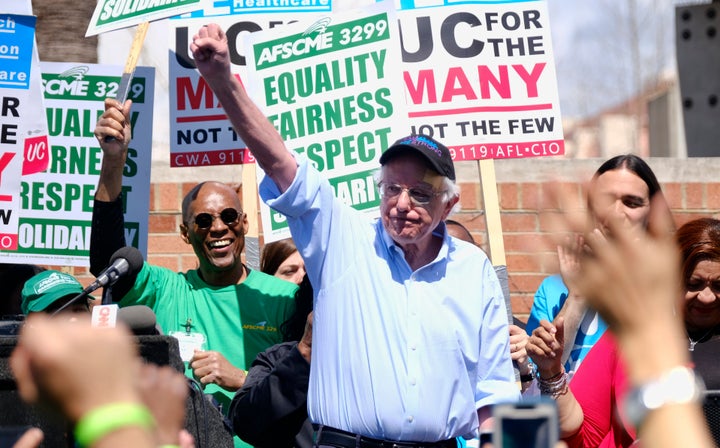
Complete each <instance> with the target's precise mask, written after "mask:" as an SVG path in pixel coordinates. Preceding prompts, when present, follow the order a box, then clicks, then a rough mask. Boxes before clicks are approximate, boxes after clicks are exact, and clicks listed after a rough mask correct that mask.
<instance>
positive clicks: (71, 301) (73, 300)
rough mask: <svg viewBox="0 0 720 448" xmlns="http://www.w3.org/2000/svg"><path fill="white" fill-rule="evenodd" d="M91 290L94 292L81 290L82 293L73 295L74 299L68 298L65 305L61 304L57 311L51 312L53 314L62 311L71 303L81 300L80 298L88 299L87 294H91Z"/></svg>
mask: <svg viewBox="0 0 720 448" xmlns="http://www.w3.org/2000/svg"><path fill="white" fill-rule="evenodd" d="M91 292H92V291H83V292H81V293H80V294H78V295H76V296H75V297H73V298H72V299H70V300H68V301H67V303H66V304H65V305H63V306H61V307H60V308H58V309H56V310H55V311H53V313H52V314H51V316H54V315H56V314H57V313H59V312H60V311H62V310H64V309H65V308H67V307H69V306H70V305H72V304H73V303H75V302H77V301H78V300H80V299H87V296H89V295H90V293H91Z"/></svg>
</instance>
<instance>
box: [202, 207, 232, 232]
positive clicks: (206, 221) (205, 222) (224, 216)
mask: <svg viewBox="0 0 720 448" xmlns="http://www.w3.org/2000/svg"><path fill="white" fill-rule="evenodd" d="M217 217H218V215H211V214H210V213H198V214H197V215H196V216H195V225H196V226H197V228H198V229H209V228H210V227H211V226H212V224H213V222H214V221H215V218H217ZM239 217H240V212H238V211H237V210H235V209H234V208H226V209H225V210H223V211H221V212H220V219H221V220H222V222H224V223H225V225H227V226H234V225H235V224H237V222H238V218H239Z"/></svg>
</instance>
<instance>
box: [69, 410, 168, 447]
mask: <svg viewBox="0 0 720 448" xmlns="http://www.w3.org/2000/svg"><path fill="white" fill-rule="evenodd" d="M127 426H140V427H142V428H145V429H151V428H153V427H154V426H155V419H154V418H153V416H152V414H151V413H150V411H149V410H148V408H147V407H146V406H144V405H142V404H139V403H109V404H106V405H103V406H100V407H97V408H95V409H92V410H91V411H89V412H87V413H86V414H85V415H83V416H82V417H81V418H80V420H78V422H77V425H75V441H76V442H77V443H78V444H80V446H83V447H89V446H91V445H93V444H94V443H96V442H97V441H98V440H100V439H102V438H103V437H105V436H106V435H108V434H110V433H111V432H113V431H116V430H118V429H120V428H124V427H127Z"/></svg>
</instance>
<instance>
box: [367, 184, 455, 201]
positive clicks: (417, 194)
mask: <svg viewBox="0 0 720 448" xmlns="http://www.w3.org/2000/svg"><path fill="white" fill-rule="evenodd" d="M403 191H405V192H407V194H408V197H409V198H410V200H411V201H412V203H413V204H415V205H427V204H429V203H430V201H432V200H433V198H434V197H436V196H440V195H441V194H443V193H445V191H433V190H427V189H424V188H417V187H413V188H405V187H403V186H402V185H399V184H387V183H385V182H380V195H382V196H383V197H385V198H388V199H392V198H394V197H397V196H400V194H402V192H403Z"/></svg>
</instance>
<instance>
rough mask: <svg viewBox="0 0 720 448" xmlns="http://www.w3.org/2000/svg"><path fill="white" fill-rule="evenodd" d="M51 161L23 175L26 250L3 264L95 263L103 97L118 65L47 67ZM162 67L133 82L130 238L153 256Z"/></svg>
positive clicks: (126, 202) (127, 175) (5, 255)
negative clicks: (155, 124) (156, 108)
mask: <svg viewBox="0 0 720 448" xmlns="http://www.w3.org/2000/svg"><path fill="white" fill-rule="evenodd" d="M41 67H42V85H43V90H44V95H45V107H46V109H45V112H44V113H42V116H43V117H45V118H46V119H47V126H48V132H49V136H50V137H49V141H50V148H49V156H50V157H49V158H50V164H49V166H48V168H47V170H45V171H44V172H41V173H36V174H30V175H25V176H23V177H22V182H21V190H20V195H19V199H20V203H19V205H20V208H19V231H18V246H17V249H16V250H0V262H7V263H18V262H21V263H35V264H49V265H64V266H87V265H88V255H89V244H90V221H91V216H92V206H93V196H94V194H95V189H96V186H97V181H98V175H99V173H100V164H101V161H102V150H101V149H100V146H99V144H98V141H97V139H96V138H95V136H94V134H93V131H94V129H95V125H96V123H97V119H98V117H99V116H100V115H101V114H102V112H103V110H104V107H103V99H104V98H106V97H108V96H113V94H114V92H115V91H116V90H117V88H118V84H119V77H118V76H117V75H116V73H117V72H118V71H119V70H118V67H116V66H101V65H94V64H73V63H51V62H45V63H42V65H41ZM153 86H154V69H152V68H148V67H139V68H138V69H137V71H136V76H135V78H134V80H133V85H132V87H131V91H130V99H132V100H133V103H134V104H133V111H132V116H131V122H132V126H133V139H132V141H131V142H130V148H129V151H128V160H127V162H126V165H125V170H124V179H123V192H124V196H123V207H124V210H125V237H126V241H127V242H128V244H131V245H133V246H136V247H138V248H139V249H140V250H141V252H143V253H147V233H148V227H147V226H148V223H147V219H148V209H149V187H150V149H151V146H152V111H153Z"/></svg>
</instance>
